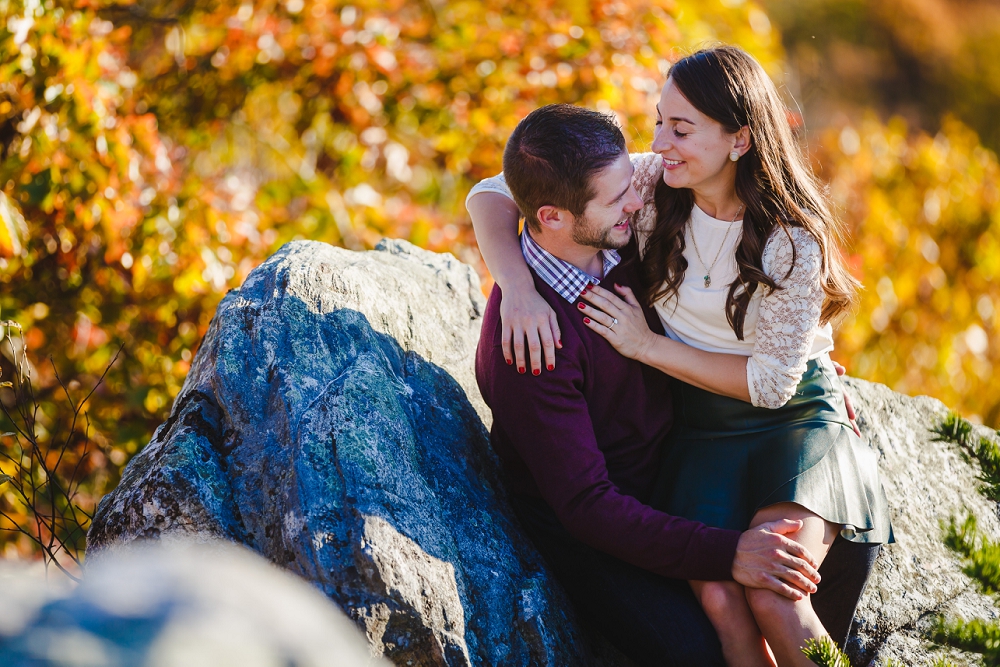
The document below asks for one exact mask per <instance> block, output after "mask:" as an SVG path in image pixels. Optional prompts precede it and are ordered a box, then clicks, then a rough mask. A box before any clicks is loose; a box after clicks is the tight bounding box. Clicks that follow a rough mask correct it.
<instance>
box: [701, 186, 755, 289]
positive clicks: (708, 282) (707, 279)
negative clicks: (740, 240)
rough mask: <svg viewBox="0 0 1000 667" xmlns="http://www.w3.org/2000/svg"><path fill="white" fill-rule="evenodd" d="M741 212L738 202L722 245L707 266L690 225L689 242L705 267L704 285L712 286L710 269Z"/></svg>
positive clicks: (724, 245)
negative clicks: (737, 207) (710, 263)
mask: <svg viewBox="0 0 1000 667" xmlns="http://www.w3.org/2000/svg"><path fill="white" fill-rule="evenodd" d="M742 212H743V204H740V208H739V209H738V210H737V211H736V215H734V216H733V219H732V221H730V223H729V227H727V228H726V235H725V236H723V237H722V245H720V246H719V252H717V253H715V259H713V260H712V265H711V266H709V265H707V264H705V260H703V259H702V258H701V252H700V251H699V250H698V239H696V238H695V235H694V226H693V225H692V226H691V243H692V244H694V254H696V255H698V261H699V262H701V265H702V266H703V267H705V275H704V276H703V277H702V279H703V280H704V281H705V287H711V286H712V269H714V268H715V265H716V263H718V261H719V256H720V255H721V254H722V249H723V248H725V247H726V241H728V240H729V232H730V231H732V229H733V226H734V225H733V223H734V222H736V218H738V217H740V213H742Z"/></svg>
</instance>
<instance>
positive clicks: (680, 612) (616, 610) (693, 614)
mask: <svg viewBox="0 0 1000 667" xmlns="http://www.w3.org/2000/svg"><path fill="white" fill-rule="evenodd" d="M511 503H512V505H513V507H514V511H515V513H516V514H517V516H518V518H519V519H520V521H521V525H522V526H523V527H524V529H525V531H526V532H527V533H528V536H529V537H530V538H531V539H532V541H533V542H534V543H535V546H537V547H538V550H539V551H540V552H541V554H542V556H544V558H545V560H546V561H547V562H548V564H549V566H550V567H551V568H552V571H553V573H554V574H555V576H556V578H557V579H558V580H559V582H560V583H561V584H562V586H563V588H564V589H565V590H566V592H567V594H568V595H569V597H570V599H571V600H572V601H573V604H574V606H575V607H576V610H577V613H578V614H579V615H580V616H582V617H583V618H584V620H585V621H586V622H587V623H589V624H590V625H591V626H592V627H593V628H596V629H597V630H598V631H600V632H601V633H602V634H603V635H604V636H605V637H606V638H607V639H608V640H609V641H610V642H611V643H612V644H614V645H615V647H616V648H618V649H619V650H620V651H621V652H622V653H624V654H625V655H627V656H628V657H629V658H631V659H632V660H633V661H634V662H635V663H636V664H637V665H638V666H639V667H646V666H647V665H648V666H650V667H652V666H654V665H655V666H656V667H664V666H671V667H672V666H674V665H676V666H677V667H689V666H691V665H698V666H700V667H711V666H715V665H718V666H719V667H724V665H725V662H724V660H723V658H722V650H721V647H720V645H719V640H718V637H717V636H716V634H715V630H714V629H713V628H712V624H711V623H710V622H709V620H708V618H707V617H706V616H705V613H704V612H703V611H702V609H701V606H700V605H699V604H698V601H697V600H696V599H695V597H694V594H693V593H692V592H691V588H690V587H689V586H688V584H687V582H686V581H682V580H678V579H668V578H666V577H661V576H659V575H657V574H653V573H652V572H649V571H648V570H643V569H642V568H639V567H636V566H634V565H630V564H629V563H626V562H624V561H622V560H619V559H617V558H615V557H614V556H611V555H609V554H606V553H603V552H601V551H598V550H596V549H593V548H591V547H589V546H587V545H585V544H583V543H582V542H580V541H579V540H577V539H575V538H574V537H572V536H571V535H570V534H569V533H568V532H567V531H566V529H565V528H563V527H562V525H561V524H560V523H559V520H558V519H557V518H556V515H555V513H554V512H553V511H552V509H551V508H550V507H549V506H548V505H547V504H546V503H545V501H543V500H541V499H538V498H528V497H525V496H512V497H511ZM878 552H879V545H863V544H854V543H852V542H848V541H846V540H844V539H842V538H840V537H838V538H837V540H836V541H835V542H834V544H833V546H832V547H831V548H830V552H829V553H828V554H827V557H826V560H824V562H823V565H822V566H821V567H820V570H819V572H820V575H821V576H822V582H821V584H820V586H819V590H818V591H817V592H816V593H815V594H813V596H812V604H813V609H815V610H816V615H817V616H819V618H820V620H821V621H823V625H824V626H825V627H826V629H827V631H828V632H829V633H830V635H831V636H832V637H833V638H834V639H835V640H837V642H838V643H840V644H841V645H843V644H844V641H845V640H846V639H847V635H848V633H849V631H850V628H851V622H852V620H853V618H854V611H855V609H856V608H857V605H858V600H859V599H860V597H861V593H862V592H863V591H864V587H865V583H866V582H867V580H868V575H869V573H870V572H871V568H872V567H873V566H874V564H875V559H876V557H877V556H878Z"/></svg>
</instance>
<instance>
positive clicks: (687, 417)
mask: <svg viewBox="0 0 1000 667" xmlns="http://www.w3.org/2000/svg"><path fill="white" fill-rule="evenodd" d="M673 391H674V420H675V426H674V430H673V431H672V433H671V442H670V445H669V447H668V448H667V451H666V454H665V457H664V463H663V470H662V474H661V475H660V484H659V486H658V488H657V491H656V493H655V497H654V499H653V503H652V504H653V505H654V506H655V507H658V508H659V509H662V510H664V511H666V512H667V513H669V514H673V515H675V516H683V517H686V518H689V519H694V520H697V521H701V522H702V523H705V524H708V525H711V526H718V527H720V528H731V529H735V530H746V529H747V528H748V527H749V526H750V520H751V519H752V518H753V515H754V513H755V512H756V511H757V510H759V509H761V508H763V507H767V506H768V505H774V504H775V503H782V502H793V503H798V504H799V505H802V506H803V507H805V508H806V509H808V510H810V511H811V512H813V513H815V514H818V515H819V516H821V517H823V518H824V519H826V520H827V521H829V522H831V523H835V524H838V525H840V526H841V535H843V536H844V538H845V539H848V540H850V541H852V542H864V543H873V544H875V543H887V542H892V541H893V538H892V525H891V523H890V520H889V505H888V503H887V501H886V498H885V492H884V491H883V490H882V484H881V482H880V481H879V475H878V458H877V452H876V451H875V450H874V449H873V448H871V447H869V446H868V445H867V444H865V443H864V442H862V441H861V439H860V438H859V437H858V436H857V435H856V434H855V433H854V430H853V428H852V427H851V423H850V420H849V419H848V417H847V409H846V408H845V406H844V397H843V387H842V385H841V383H840V380H839V378H838V377H837V375H836V372H835V371H834V369H833V365H832V364H831V362H830V360H829V357H828V356H826V355H824V356H823V357H820V358H819V359H815V360H813V361H810V362H809V365H808V366H807V368H806V372H805V374H804V375H803V376H802V380H801V382H800V383H799V386H798V389H797V390H796V393H795V395H794V396H793V397H792V398H791V400H789V401H788V403H786V404H785V405H784V406H782V407H780V408H778V409H776V410H771V409H767V408H757V407H754V406H752V405H751V404H750V403H746V402H744V401H740V400H737V399H735V398H729V397H726V396H720V395H718V394H713V393H712V392H709V391H705V390H703V389H698V388H697V387H693V386H691V385H689V384H686V383H683V382H676V383H675V384H674V386H673Z"/></svg>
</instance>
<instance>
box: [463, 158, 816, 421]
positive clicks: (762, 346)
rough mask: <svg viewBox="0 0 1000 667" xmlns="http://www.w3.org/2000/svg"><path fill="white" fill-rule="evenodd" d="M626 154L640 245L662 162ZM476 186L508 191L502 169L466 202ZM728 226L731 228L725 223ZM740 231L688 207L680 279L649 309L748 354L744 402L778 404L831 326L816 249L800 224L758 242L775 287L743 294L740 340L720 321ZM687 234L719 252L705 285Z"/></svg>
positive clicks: (703, 346) (701, 342)
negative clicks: (825, 317)
mask: <svg viewBox="0 0 1000 667" xmlns="http://www.w3.org/2000/svg"><path fill="white" fill-rule="evenodd" d="M631 159H632V165H633V166H634V167H635V174H634V175H633V177H632V182H633V184H634V185H635V188H636V191H637V192H638V193H639V196H640V197H641V198H642V199H643V201H645V202H646V206H644V207H643V208H642V209H641V210H640V211H638V212H637V213H636V217H635V218H634V220H633V224H634V227H635V231H636V234H637V237H638V241H639V248H640V252H641V251H642V250H643V249H644V248H645V242H646V238H647V237H648V235H649V232H650V231H651V230H652V228H653V225H654V224H655V222H656V208H655V205H654V204H653V193H654V190H655V188H656V183H657V181H658V180H659V179H660V178H662V174H663V162H662V159H661V158H660V156H659V155H657V154H656V153H639V154H635V155H632V156H631ZM480 192H496V193H499V194H503V195H505V196H507V197H510V190H508V189H507V183H506V181H505V180H504V178H503V174H500V175H498V176H494V177H492V178H487V179H485V180H483V181H481V182H480V183H478V184H476V186H475V187H473V188H472V190H471V191H470V192H469V195H468V197H467V198H466V204H468V200H469V198H470V197H472V196H473V195H475V194H478V193H480ZM731 226H732V227H734V228H733V229H730V227H731ZM727 230H729V235H728V237H726V231H727ZM741 230H742V220H737V221H735V222H731V221H729V220H718V219H716V218H713V217H711V216H709V215H708V214H707V213H705V212H704V211H702V210H701V209H700V208H698V207H697V206H695V207H694V208H693V209H692V211H691V218H690V220H689V221H688V225H687V227H686V229H685V231H684V235H685V248H684V258H685V259H686V260H687V262H688V268H687V271H686V272H685V275H684V281H683V283H681V286H680V288H679V289H678V291H677V294H676V298H671V299H670V300H665V301H663V302H660V303H656V304H654V308H655V309H656V312H657V314H658V315H659V316H660V320H661V321H662V322H663V328H664V330H665V331H666V334H667V336H669V337H670V338H673V339H674V340H679V341H681V342H683V343H686V344H687V345H690V346H691V347H694V348H697V349H700V350H707V351H709V352H723V353H728V354H739V355H743V356H746V357H749V359H748V360H747V387H748V389H749V392H750V400H751V403H752V404H753V405H755V406H757V407H765V408H780V407H781V406H782V405H784V404H785V403H787V402H788V400H789V399H790V398H791V397H792V396H793V395H794V394H795V389H796V387H797V386H798V384H799V381H800V380H801V379H802V374H803V373H804V372H805V369H806V364H807V363H808V361H809V360H810V359H815V358H817V357H820V356H822V355H824V354H826V353H828V352H829V351H830V350H832V349H833V329H832V327H831V326H830V325H829V324H825V325H820V323H819V319H820V313H821V310H822V307H823V301H824V298H825V294H824V292H823V288H822V284H821V278H822V255H821V253H820V248H819V244H818V243H816V241H815V239H813V237H812V235H810V234H809V232H807V231H806V230H804V229H802V228H799V227H793V228H791V236H792V239H791V240H789V238H788V235H786V234H785V232H784V231H783V230H782V229H781V228H780V227H775V229H774V231H773V232H772V234H771V237H770V238H769V239H768V241H767V244H766V245H765V246H764V255H763V257H762V264H763V269H764V272H765V273H766V274H767V275H768V276H770V277H771V278H772V279H773V280H774V281H775V282H776V283H777V284H778V285H779V286H781V287H782V288H783V289H779V290H775V291H774V292H772V293H770V294H767V295H765V294H764V292H766V291H767V289H766V288H764V287H760V288H758V289H757V291H756V292H755V294H754V295H753V297H751V299H750V305H749V310H748V312H747V317H746V320H745V322H744V325H743V340H742V341H740V340H738V339H737V338H736V334H735V333H734V332H733V329H732V327H730V326H729V322H728V321H727V320H726V309H725V308H726V296H727V294H728V293H729V285H730V283H732V282H733V281H734V280H736V279H737V278H736V256H735V255H736V246H737V244H738V243H739V237H740V233H741ZM692 234H694V235H695V237H696V238H697V240H698V250H699V251H701V256H702V257H703V258H704V259H705V261H706V262H708V263H709V264H711V263H712V261H713V260H714V259H715V257H716V254H718V255H719V260H718V262H717V263H716V264H715V266H714V267H713V268H712V271H711V277H712V284H711V286H710V287H705V283H704V278H703V276H704V275H705V273H706V267H705V266H703V265H702V263H701V261H700V260H699V259H698V255H697V254H696V253H695V250H694V242H693V238H692ZM723 242H724V243H725V246H724V247H723V246H722V244H723ZM793 243H794V247H795V266H794V268H793V269H792V272H791V274H790V275H788V277H787V278H786V277H785V274H786V273H788V269H789V267H790V266H791V265H792V247H793ZM720 248H721V250H720Z"/></svg>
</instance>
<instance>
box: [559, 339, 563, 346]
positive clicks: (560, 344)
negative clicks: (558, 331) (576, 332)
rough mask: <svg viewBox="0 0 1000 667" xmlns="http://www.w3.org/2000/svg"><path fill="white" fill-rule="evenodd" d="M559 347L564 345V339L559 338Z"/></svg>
mask: <svg viewBox="0 0 1000 667" xmlns="http://www.w3.org/2000/svg"><path fill="white" fill-rule="evenodd" d="M559 347H562V339H560V340H559Z"/></svg>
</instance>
